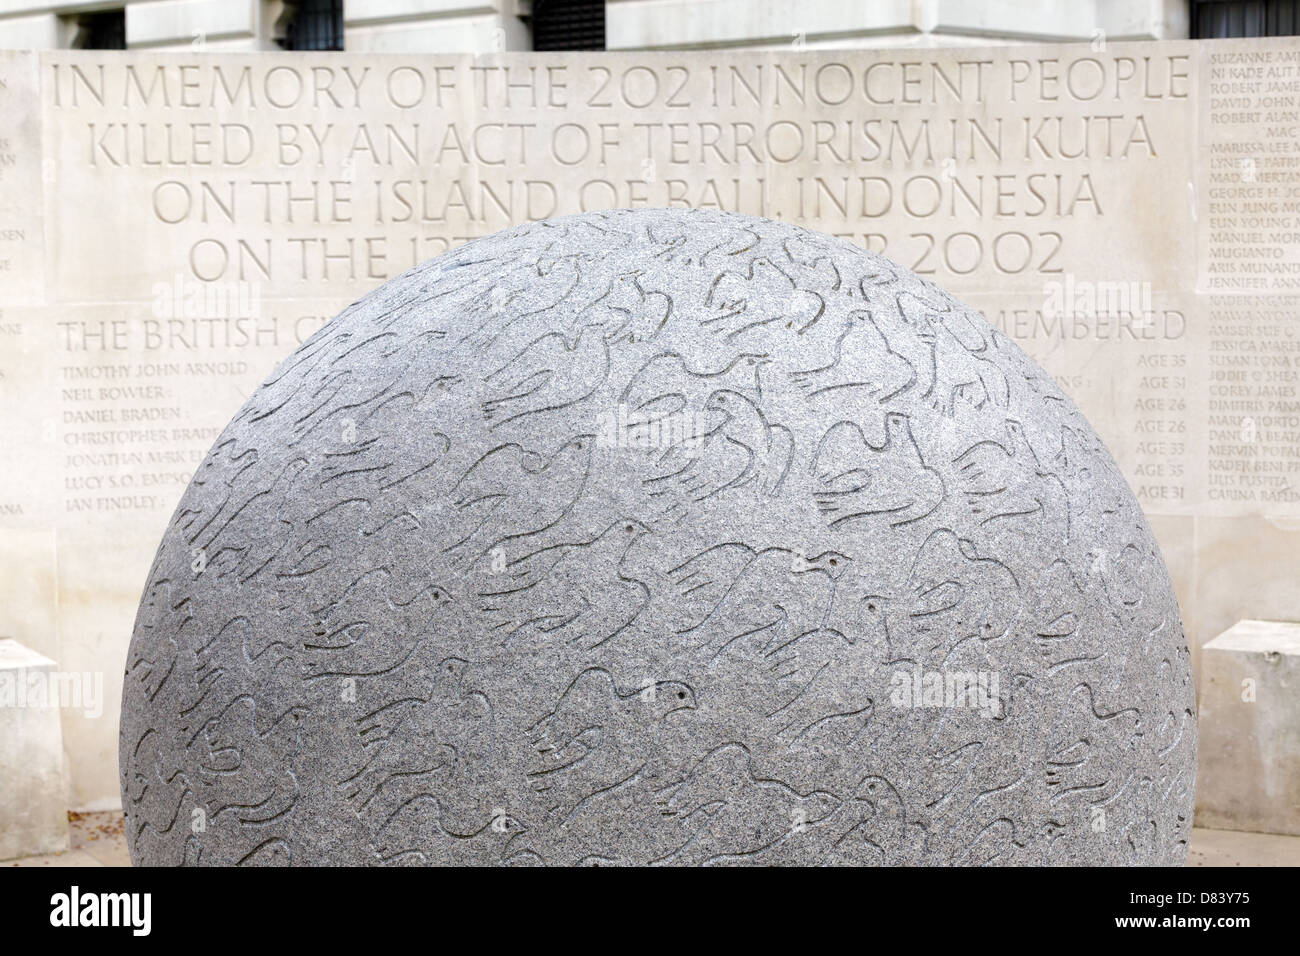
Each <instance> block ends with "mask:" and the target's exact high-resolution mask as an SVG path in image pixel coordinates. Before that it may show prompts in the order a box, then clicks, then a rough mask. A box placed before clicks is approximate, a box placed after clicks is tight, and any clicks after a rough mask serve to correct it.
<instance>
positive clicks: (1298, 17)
mask: <svg viewBox="0 0 1300 956" xmlns="http://www.w3.org/2000/svg"><path fill="white" fill-rule="evenodd" d="M1298 27H1300V0H1192V38H1193V39H1195V40H1211V39H1216V38H1223V37H1286V36H1295V35H1296V33H1297V28H1298Z"/></svg>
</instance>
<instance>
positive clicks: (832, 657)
mask: <svg viewBox="0 0 1300 956" xmlns="http://www.w3.org/2000/svg"><path fill="white" fill-rule="evenodd" d="M1194 711H1195V703H1194V699H1193V691H1192V682H1191V677H1190V669H1189V662H1188V654H1187V650H1186V646H1185V641H1184V637H1183V632H1182V627H1181V624H1180V621H1179V615H1178V607H1177V605H1176V603H1175V600H1174V596H1173V593H1172V590H1171V587H1170V583H1169V579H1168V575H1167V573H1166V570H1165V567H1164V563H1163V561H1162V559H1161V556H1160V553H1159V550H1158V549H1157V546H1156V544H1155V541H1154V540H1153V538H1152V535H1151V532H1150V529H1149V528H1148V526H1147V523H1146V521H1145V519H1144V518H1143V516H1142V513H1141V511H1140V510H1139V507H1138V505H1137V503H1136V501H1135V500H1134V498H1133V495H1132V493H1131V492H1130V491H1129V488H1128V487H1127V485H1126V484H1125V481H1124V479H1123V477H1122V476H1121V474H1120V473H1119V471H1118V470H1117V468H1116V466H1115V464H1114V462H1113V460H1112V459H1111V457H1110V455H1109V454H1108V452H1107V451H1106V449H1105V448H1104V447H1103V446H1102V444H1101V442H1100V441H1099V440H1098V438H1097V436H1096V435H1095V434H1094V433H1093V431H1092V429H1091V428H1090V427H1089V425H1088V423H1087V422H1086V421H1085V420H1084V419H1083V417H1082V416H1081V415H1080V414H1079V412H1078V411H1077V410H1076V409H1075V407H1074V406H1073V404H1071V402H1070V401H1069V400H1068V399H1066V397H1065V396H1064V395H1063V394H1062V392H1061V390H1060V389H1059V388H1058V387H1057V385H1056V383H1055V382H1053V381H1052V380H1051V379H1050V378H1048V377H1047V376H1046V375H1045V374H1044V373H1043V372H1042V371H1041V370H1040V369H1039V368H1038V367H1037V366H1035V365H1034V364H1033V363H1032V362H1031V361H1030V360H1029V359H1028V358H1027V357H1026V356H1025V355H1024V354H1023V353H1022V352H1021V350H1020V349H1019V348H1018V347H1017V346H1015V345H1014V344H1013V343H1012V342H1011V341H1010V340H1008V339H1007V338H1006V337H1005V336H1003V335H1002V334H1000V333H998V332H996V331H994V330H992V329H991V328H990V327H989V326H988V325H987V324H986V322H985V321H984V319H983V318H982V317H981V316H979V315H978V314H976V313H975V312H973V311H972V310H970V309H968V308H966V307H965V306H963V305H962V304H961V303H960V302H958V301H956V300H955V299H953V298H952V297H951V296H950V295H948V294H946V293H944V292H943V291H942V290H940V289H939V288H937V287H936V286H934V285H933V284H931V283H929V282H927V281H924V280H922V279H920V278H918V277H917V276H916V275H913V274H912V273H910V272H908V271H907V270H905V269H903V268H902V267H900V266H898V265H896V264H894V263H892V262H890V261H888V260H886V259H883V258H881V257H879V256H875V255H872V254H869V253H867V252H864V251H863V250H861V249H859V248H856V247H854V246H852V245H849V244H848V243H845V242H842V241H840V240H836V239H832V238H830V237H827V236H824V235H820V234H816V233H812V232H809V231H807V230H804V229H801V228H798V227H795V226H791V225H788V224H784V223H777V222H770V221H766V220H760V219H752V218H748V217H742V216H734V215H728V214H723V213H712V212H703V211H684V210H641V211H636V212H608V213H592V214H587V215H583V216H576V217H571V218H565V219H557V220H551V221H546V222H540V223H535V224H529V225H525V226H520V227H518V228H515V229H510V230H508V231H506V232H502V233H498V234H497V235H494V236H490V237H487V238H484V239H480V240H476V241H474V242H471V243H469V244H467V245H465V246H462V247H460V248H458V249H456V250H454V251H452V252H450V253H447V254H446V255H444V256H441V257H440V258H438V259H435V260H433V261H431V262H428V263H426V264H424V265H422V266H420V267H419V268H417V269H415V270H413V271H411V272H409V273H407V274H406V275H404V276H401V277H399V278H397V279H395V280H393V281H391V282H389V283H387V284H386V285H384V286H382V287H381V288H379V289H377V290H376V291H375V292H373V293H372V294H370V295H369V296H367V297H366V298H364V299H362V300H361V301H359V302H357V303H356V304H354V305H352V306H350V307H349V308H348V309H347V310H345V311H344V312H343V313H342V314H341V315H339V316H338V317H337V318H335V319H334V320H333V321H331V322H330V323H329V324H328V325H326V326H325V327H324V328H323V329H322V330H321V331H320V332H319V333H318V334H317V335H315V336H314V337H313V338H312V339H311V340H309V341H308V342H307V343H306V344H304V345H303V346H302V347H301V348H299V349H298V350H297V351H296V352H295V353H294V354H293V355H292V356H290V357H289V358H288V359H287V360H286V361H285V362H284V363H283V364H281V366H280V367H279V368H278V369H277V370H276V371H275V373H274V374H273V375H272V376H271V377H270V378H269V379H268V380H267V381H266V383H265V384H264V385H263V386H262V387H261V388H260V389H259V390H258V391H257V392H256V393H255V394H254V395H253V396H252V398H251V399H250V400H249V401H248V403H247V404H246V405H245V406H244V408H243V409H242V410H241V411H240V412H239V414H238V415H236V417H235V419H234V420H233V421H232V422H231V423H230V425H229V426H228V427H227V429H226V430H225V432H224V433H223V434H222V435H221V437H220V438H219V439H218V441H217V443H216V445H215V446H214V447H213V449H212V451H211V452H210V453H209V455H208V457H207V459H206V460H205V461H204V463H203V464H202V466H201V467H200V468H199V469H198V471H197V473H196V475H195V477H194V480H193V482H192V484H191V485H190V487H189V489H188V490H187V492H186V493H185V496H184V498H183V499H182V501H181V504H180V506H179V508H178V510H177V512H176V515H175V517H174V518H173V520H172V522H171V524H170V526H169V527H168V529H167V532H166V535H165V537H164V539H163V542H162V546H161V548H160V550H159V552H158V557H157V561H156V564H155V566H154V568H153V570H152V573H151V575H150V581H149V585H148V587H147V590H146V593H145V595H144V598H143V601H142V604H141V608H140V612H139V616H138V619H137V621H136V628H135V634H134V639H133V641H132V644H131V652H130V658H129V660H128V662H127V676H126V687H125V692H124V702H123V719H122V739H121V768H122V790H123V800H124V803H125V807H126V810H127V814H128V821H127V833H128V839H129V843H130V847H131V853H132V858H133V860H134V861H135V862H136V863H137V864H180V863H191V864H195V863H197V864H237V863H243V864H255V863H295V864H299V863H307V864H320V863H328V864H378V863H381V862H382V863H404V864H410V863H416V864H459V863H473V864H497V863H513V864H523V863H547V864H565V863H607V864H617V863H640V864H699V863H752V864H789V863H806V864H822V863H827V864H848V865H863V864H886V865H893V864H980V863H990V862H991V863H999V864H1049V863H1053V864H1054V863H1096V864H1103V863H1139V864H1141V863H1162V864H1168V863H1181V862H1183V860H1184V857H1185V854H1186V842H1187V837H1188V833H1189V831H1190V827H1191V810H1192V795H1193V789H1194V780H1195V766H1196V729H1195V728H1196V721H1195V716H1194Z"/></svg>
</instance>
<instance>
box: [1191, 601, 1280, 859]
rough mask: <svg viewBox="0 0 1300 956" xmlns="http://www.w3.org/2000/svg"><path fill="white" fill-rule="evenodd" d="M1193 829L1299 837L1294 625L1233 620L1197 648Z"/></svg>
mask: <svg viewBox="0 0 1300 956" xmlns="http://www.w3.org/2000/svg"><path fill="white" fill-rule="evenodd" d="M1199 735H1200V772H1199V775H1198V779H1197V791H1196V824H1197V826H1202V827H1213V828H1216V829H1224V830H1251V831H1256V832H1260V833H1290V834H1300V624H1293V623H1287V622H1281V621H1238V622H1237V623H1236V624H1234V625H1233V626H1232V627H1231V628H1229V629H1228V630H1226V631H1224V632H1223V633H1222V634H1220V635H1219V636H1218V637H1216V638H1215V639H1214V640H1212V641H1210V642H1208V643H1207V644H1205V645H1204V646H1203V647H1202V649H1201V681H1200V725H1199Z"/></svg>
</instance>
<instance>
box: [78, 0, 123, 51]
mask: <svg viewBox="0 0 1300 956" xmlns="http://www.w3.org/2000/svg"><path fill="white" fill-rule="evenodd" d="M72 45H73V47H75V48H77V49H80V50H125V49H126V9H125V8H123V9H120V10H102V11H100V12H99V13H83V14H81V15H80V16H78V17H77V29H76V34H75V35H74V36H73V38H72Z"/></svg>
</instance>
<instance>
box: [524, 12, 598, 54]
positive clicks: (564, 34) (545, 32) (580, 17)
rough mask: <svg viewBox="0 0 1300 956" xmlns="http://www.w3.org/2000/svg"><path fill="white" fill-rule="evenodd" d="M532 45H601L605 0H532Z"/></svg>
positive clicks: (553, 47)
mask: <svg viewBox="0 0 1300 956" xmlns="http://www.w3.org/2000/svg"><path fill="white" fill-rule="evenodd" d="M533 49H534V50H603V49H605V0H533Z"/></svg>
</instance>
